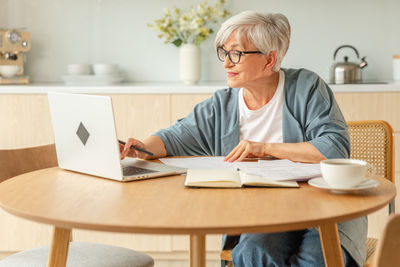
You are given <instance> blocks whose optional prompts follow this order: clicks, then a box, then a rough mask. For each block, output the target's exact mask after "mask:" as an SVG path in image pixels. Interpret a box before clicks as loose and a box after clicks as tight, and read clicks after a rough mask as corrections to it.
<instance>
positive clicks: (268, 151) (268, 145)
mask: <svg viewBox="0 0 400 267" xmlns="http://www.w3.org/2000/svg"><path fill="white" fill-rule="evenodd" d="M271 145H272V144H271V143H264V151H263V154H264V157H265V156H270V155H271V151H272V149H271Z"/></svg>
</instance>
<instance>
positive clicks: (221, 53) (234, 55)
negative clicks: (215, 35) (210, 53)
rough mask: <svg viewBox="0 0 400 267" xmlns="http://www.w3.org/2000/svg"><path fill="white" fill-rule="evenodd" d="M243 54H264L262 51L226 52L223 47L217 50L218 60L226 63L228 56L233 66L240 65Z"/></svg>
mask: <svg viewBox="0 0 400 267" xmlns="http://www.w3.org/2000/svg"><path fill="white" fill-rule="evenodd" d="M243 54H262V52H261V51H239V50H229V51H226V50H225V49H223V48H222V47H218V48H217V55H218V59H219V60H221V61H222V62H224V61H225V59H226V56H228V58H229V60H230V61H231V62H232V63H233V64H238V63H239V61H240V57H241V56H242V55H243Z"/></svg>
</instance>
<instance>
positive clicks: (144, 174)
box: [48, 93, 186, 182]
mask: <svg viewBox="0 0 400 267" xmlns="http://www.w3.org/2000/svg"><path fill="white" fill-rule="evenodd" d="M48 100H49V106H50V116H51V122H52V125H53V132H54V139H55V146H56V152H57V158H58V165H59V167H60V168H62V169H66V170H71V171H76V172H81V173H85V174H91V175H95V176H100V177H104V178H109V179H113V180H117V181H122V182H125V181H133V180H142V179H148V178H155V177H161V176H168V175H176V174H181V173H185V172H186V169H183V168H178V167H174V166H168V165H164V164H159V163H154V162H148V161H144V160H140V159H135V158H125V159H123V160H121V159H120V151H119V144H118V139H117V133H116V129H115V121H114V113H113V107H112V102H111V97H109V96H95V95H84V94H68V93H49V94H48Z"/></svg>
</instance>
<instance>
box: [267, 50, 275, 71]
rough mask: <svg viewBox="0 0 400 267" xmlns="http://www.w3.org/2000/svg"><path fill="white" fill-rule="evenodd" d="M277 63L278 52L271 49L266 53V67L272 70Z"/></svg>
mask: <svg viewBox="0 0 400 267" xmlns="http://www.w3.org/2000/svg"><path fill="white" fill-rule="evenodd" d="M275 63H276V52H275V51H271V52H269V53H268V54H267V55H266V62H265V69H266V70H272V68H273V67H274V66H275Z"/></svg>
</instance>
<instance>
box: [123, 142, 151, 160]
mask: <svg viewBox="0 0 400 267" xmlns="http://www.w3.org/2000/svg"><path fill="white" fill-rule="evenodd" d="M132 145H134V146H137V147H140V148H143V149H146V148H145V145H144V144H143V142H142V141H140V140H138V139H135V138H129V139H128V141H127V142H126V143H125V145H122V144H119V151H120V152H121V159H124V158H125V157H131V158H140V159H145V158H146V156H147V154H146V153H143V152H140V151H137V150H135V149H131V146H132Z"/></svg>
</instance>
